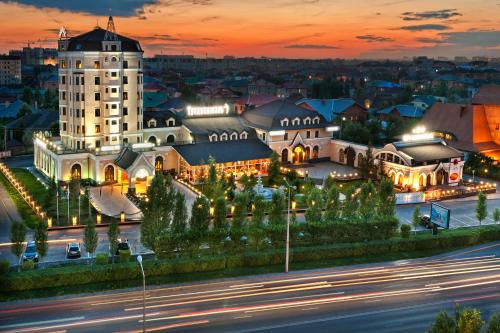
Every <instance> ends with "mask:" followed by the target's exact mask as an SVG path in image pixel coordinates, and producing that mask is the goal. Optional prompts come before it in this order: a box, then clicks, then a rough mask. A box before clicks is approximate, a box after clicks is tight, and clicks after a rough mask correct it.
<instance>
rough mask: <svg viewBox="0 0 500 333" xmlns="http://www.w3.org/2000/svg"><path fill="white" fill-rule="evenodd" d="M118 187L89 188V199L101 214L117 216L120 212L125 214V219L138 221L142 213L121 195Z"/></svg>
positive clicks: (120, 188) (120, 189)
mask: <svg viewBox="0 0 500 333" xmlns="http://www.w3.org/2000/svg"><path fill="white" fill-rule="evenodd" d="M121 191H122V187H121V186H120V185H106V186H100V187H91V188H90V197H91V200H92V204H93V205H94V207H95V208H96V209H97V210H98V211H100V212H101V214H104V215H108V216H119V215H120V213H121V212H125V215H126V217H127V218H133V219H139V218H142V212H141V211H140V209H139V208H137V207H136V206H135V205H134V204H133V203H132V202H131V201H130V200H129V199H128V198H127V197H126V196H125V191H126V188H124V190H123V191H124V193H123V194H122V193H121Z"/></svg>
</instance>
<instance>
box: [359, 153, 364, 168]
mask: <svg viewBox="0 0 500 333" xmlns="http://www.w3.org/2000/svg"><path fill="white" fill-rule="evenodd" d="M364 158H365V157H364V156H363V154H361V153H358V167H359V166H360V165H361V161H362V160H363V159H364Z"/></svg>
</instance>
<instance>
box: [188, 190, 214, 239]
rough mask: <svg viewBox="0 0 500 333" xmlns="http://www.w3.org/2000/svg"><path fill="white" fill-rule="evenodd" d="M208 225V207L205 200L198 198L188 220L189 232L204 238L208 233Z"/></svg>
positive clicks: (201, 197)
mask: <svg viewBox="0 0 500 333" xmlns="http://www.w3.org/2000/svg"><path fill="white" fill-rule="evenodd" d="M209 225H210V206H209V204H208V200H207V198H205V197H203V196H200V197H198V198H196V199H195V201H194V202H193V206H192V207H191V219H190V220H189V227H190V229H191V231H193V232H194V233H196V234H197V235H199V237H201V238H202V237H205V236H206V234H207V233H208V226H209Z"/></svg>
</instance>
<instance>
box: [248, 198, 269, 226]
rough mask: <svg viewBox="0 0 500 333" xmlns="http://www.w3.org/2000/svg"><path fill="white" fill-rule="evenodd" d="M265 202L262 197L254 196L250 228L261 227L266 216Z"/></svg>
mask: <svg viewBox="0 0 500 333" xmlns="http://www.w3.org/2000/svg"><path fill="white" fill-rule="evenodd" d="M266 206H267V204H266V201H265V200H264V197H263V196H262V195H260V194H259V195H256V196H255V198H254V201H253V213H252V226H254V227H256V228H260V227H262V225H263V224H264V218H265V215H266Z"/></svg>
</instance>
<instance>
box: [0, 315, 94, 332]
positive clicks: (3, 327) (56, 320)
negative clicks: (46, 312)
mask: <svg viewBox="0 0 500 333" xmlns="http://www.w3.org/2000/svg"><path fill="white" fill-rule="evenodd" d="M83 319H85V317H83V316H81V317H71V318H62V319H53V320H43V321H33V322H29V323H19V324H9V325H2V326H0V329H5V328H17V327H23V326H36V325H44V324H55V323H64V322H68V321H75V320H83Z"/></svg>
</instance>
